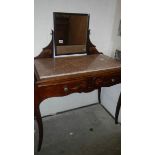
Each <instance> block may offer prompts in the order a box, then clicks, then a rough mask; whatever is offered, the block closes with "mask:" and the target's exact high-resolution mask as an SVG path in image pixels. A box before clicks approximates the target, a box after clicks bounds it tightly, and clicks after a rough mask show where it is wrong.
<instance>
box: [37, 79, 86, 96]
mask: <svg viewBox="0 0 155 155" xmlns="http://www.w3.org/2000/svg"><path fill="white" fill-rule="evenodd" d="M87 87H88V82H87V80H76V81H72V82H66V83H62V84H57V85H48V86H47V85H46V86H41V87H40V88H39V91H40V95H41V97H43V98H45V97H46V98H47V97H56V96H66V95H68V94H71V93H75V92H79V93H81V92H83V91H86V90H87Z"/></svg>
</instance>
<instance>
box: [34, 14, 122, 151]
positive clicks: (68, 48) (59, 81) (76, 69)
mask: <svg viewBox="0 0 155 155" xmlns="http://www.w3.org/2000/svg"><path fill="white" fill-rule="evenodd" d="M74 17H76V18H75V19H74ZM80 17H82V18H83V19H80ZM71 21H72V23H74V21H75V24H76V25H78V27H76V31H77V32H78V33H77V34H76V32H73V30H71V31H72V32H70V29H74V28H73V27H72V25H71ZM77 21H78V22H77ZM83 21H84V22H86V23H84V22H83ZM54 22H55V25H54V31H52V40H51V42H50V44H49V45H48V46H47V47H45V48H43V51H42V52H41V53H40V54H39V55H38V56H37V57H35V59H34V77H35V82H34V114H35V117H36V120H37V124H38V128H39V143H38V151H40V149H41V145H42V140H43V123H42V118H41V114H40V109H39V106H40V103H41V102H42V101H43V100H45V99H47V98H50V97H60V96H66V95H69V94H71V93H83V92H84V93H87V92H91V91H94V90H96V89H98V99H99V103H100V102H101V99H100V93H101V87H108V86H112V85H115V84H118V83H120V82H121V65H120V62H119V61H117V60H114V59H112V58H110V57H108V56H105V55H104V54H102V53H100V52H98V50H97V49H96V47H95V45H93V44H92V43H91V41H90V39H89V29H88V24H89V15H87V14H69V13H68V14H67V13H54ZM78 23H80V24H81V23H82V24H81V25H85V27H84V28H85V30H83V29H81V28H79V27H80V26H81V25H79V24H78ZM74 31H75V30H74ZM80 32H81V33H83V34H85V36H84V35H82V34H81V33H80ZM73 34H74V35H75V36H76V38H74V39H72V38H73ZM66 36H68V37H69V36H71V37H70V38H69V39H68V38H66ZM78 37H79V38H81V37H82V39H81V40H78V41H77V38H78ZM76 43H77V44H76ZM64 53H65V54H67V55H68V56H67V57H57V56H58V55H63V54H64ZM73 53H74V54H75V53H76V54H77V53H85V55H78V56H70V54H73ZM117 109H118V108H117ZM118 113H119V110H117V114H116V117H115V118H118ZM115 121H117V120H115Z"/></svg>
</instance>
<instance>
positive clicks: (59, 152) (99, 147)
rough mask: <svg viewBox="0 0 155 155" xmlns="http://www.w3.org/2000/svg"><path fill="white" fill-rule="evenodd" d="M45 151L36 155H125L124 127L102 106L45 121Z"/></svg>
mask: <svg viewBox="0 0 155 155" xmlns="http://www.w3.org/2000/svg"><path fill="white" fill-rule="evenodd" d="M43 126H44V138H43V144H42V149H41V151H40V152H39V153H38V152H37V142H38V129H37V124H36V122H35V135H34V140H35V141H34V144H35V148H34V150H35V153H34V154H35V155H121V126H120V125H119V124H118V125H115V121H114V119H113V118H112V117H111V116H110V115H109V114H108V113H107V112H106V111H105V110H104V109H103V108H102V107H101V106H100V105H99V104H96V105H92V106H89V107H85V108H80V109H76V110H72V111H69V112H65V113H62V114H59V115H55V116H51V117H48V118H44V119H43Z"/></svg>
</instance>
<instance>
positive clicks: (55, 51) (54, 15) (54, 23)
mask: <svg viewBox="0 0 155 155" xmlns="http://www.w3.org/2000/svg"><path fill="white" fill-rule="evenodd" d="M56 14H67V15H75V16H77V15H80V16H87V17H88V24H87V34H86V51H85V52H75V53H65V54H58V53H57V47H56V44H55V35H56V34H55V29H56V22H55V21H56V19H55V18H56ZM89 20H90V14H87V13H67V12H53V25H54V33H53V35H54V37H53V45H54V53H53V54H54V57H55V56H63V55H75V54H87V45H88V39H89ZM73 46H74V45H73Z"/></svg>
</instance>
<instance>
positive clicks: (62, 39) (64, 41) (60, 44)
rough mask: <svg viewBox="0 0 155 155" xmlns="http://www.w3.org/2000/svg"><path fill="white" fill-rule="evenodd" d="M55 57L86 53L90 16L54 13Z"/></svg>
mask: <svg viewBox="0 0 155 155" xmlns="http://www.w3.org/2000/svg"><path fill="white" fill-rule="evenodd" d="M53 15H54V42H55V55H66V54H80V53H86V49H87V48H86V47H87V38H88V27H89V15H88V14H78V13H60V12H54V13H53Z"/></svg>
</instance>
